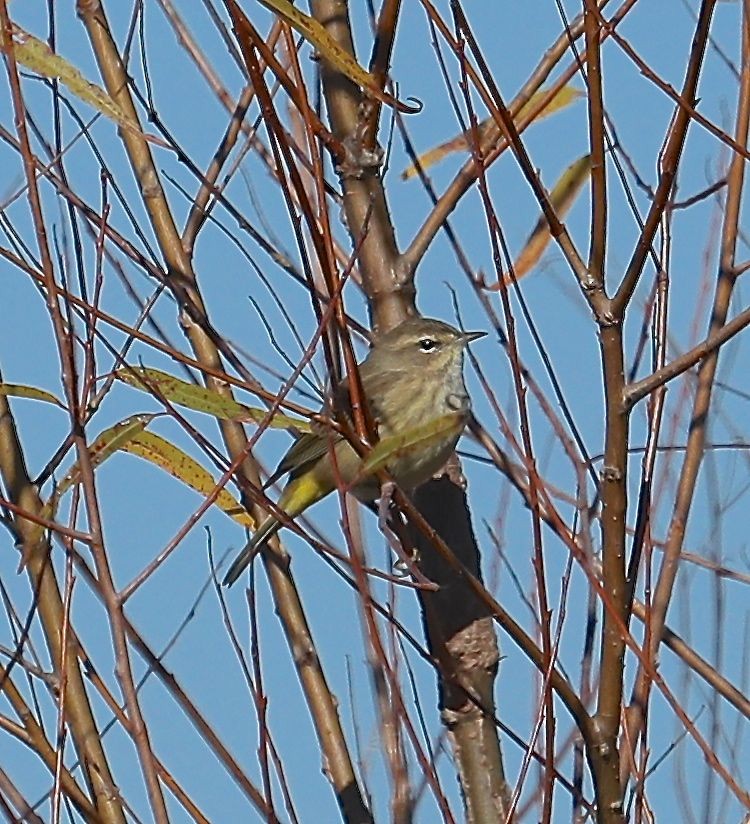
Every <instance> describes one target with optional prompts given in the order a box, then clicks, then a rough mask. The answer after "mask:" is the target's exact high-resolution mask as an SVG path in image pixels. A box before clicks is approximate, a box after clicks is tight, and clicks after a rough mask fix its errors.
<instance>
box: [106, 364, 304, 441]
mask: <svg viewBox="0 0 750 824" xmlns="http://www.w3.org/2000/svg"><path fill="white" fill-rule="evenodd" d="M115 378H117V380H119V381H122V382H123V383H126V384H128V386H134V387H135V388H136V389H142V390H145V391H146V392H149V393H151V394H154V395H157V396H161V397H164V398H166V399H167V400H168V401H169V402H170V403H174V404H177V405H178V406H185V407H187V408H188V409H193V410H195V411H196V412H205V413H206V414H207V415H212V416H213V417H214V418H220V419H221V420H229V421H238V422H247V423H261V422H262V421H264V420H265V419H266V417H267V416H268V412H267V411H266V410H265V409H254V408H253V407H250V406H245V405H244V404H242V403H238V402H237V401H235V400H233V399H232V398H230V397H228V396H226V395H222V394H221V393H220V392H216V391H215V390H214V389H207V388H206V387H205V386H198V385H197V384H194V383H188V382H187V381H183V380H180V378H176V377H175V376H174V375H170V374H169V373H167V372H161V371H160V370H158V369H147V368H145V367H143V366H132V367H126V368H124V369H118V370H117V372H115ZM268 426H270V427H271V428H273V429H294V430H297V431H299V432H309V431H310V423H309V422H308V421H304V420H301V419H300V418H290V417H289V416H288V415H282V414H281V413H279V412H277V413H274V416H273V418H272V419H271V421H270V423H269V424H268Z"/></svg>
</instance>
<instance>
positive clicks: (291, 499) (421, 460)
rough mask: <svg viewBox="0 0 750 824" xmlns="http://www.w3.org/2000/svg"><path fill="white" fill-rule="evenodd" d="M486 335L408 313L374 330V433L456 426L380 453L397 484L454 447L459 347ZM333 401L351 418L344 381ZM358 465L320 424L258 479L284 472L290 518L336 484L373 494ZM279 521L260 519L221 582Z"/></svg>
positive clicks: (461, 400) (371, 477)
mask: <svg viewBox="0 0 750 824" xmlns="http://www.w3.org/2000/svg"><path fill="white" fill-rule="evenodd" d="M485 334H486V333H485V332H464V331H461V330H459V329H456V328H454V327H453V326H451V325H450V324H448V323H444V322H443V321H440V320H435V319H433V318H423V317H412V318H409V319H407V320H405V321H403V322H402V323H400V324H399V325H398V326H395V327H394V328H393V329H391V330H389V331H388V332H386V333H384V334H383V335H380V336H379V337H377V338H376V339H375V342H374V344H373V346H372V348H371V350H370V352H369V354H368V355H367V357H366V358H365V360H364V361H363V362H362V363H361V364H360V365H359V369H358V371H359V377H360V381H361V385H362V389H363V391H364V396H365V401H366V403H367V406H368V410H369V413H370V415H371V418H372V420H373V421H374V422H375V424H376V426H377V432H378V437H379V439H380V440H383V439H384V438H388V437H390V436H394V435H396V436H398V435H400V434H404V433H409V432H410V431H413V430H416V429H418V428H419V427H424V426H428V427H429V424H431V423H432V422H438V421H440V420H441V419H443V418H447V416H455V422H456V425H455V426H450V427H442V428H440V427H437V428H436V434H435V435H434V436H429V437H426V438H423V439H421V440H420V441H419V442H418V443H417V444H416V445H414V446H413V447H411V448H405V449H401V450H399V449H394V450H393V453H392V454H391V455H388V456H387V458H388V459H387V462H386V469H387V470H388V472H389V474H390V475H391V477H392V478H393V480H394V481H395V482H396V483H397V484H398V486H399V487H400V488H402V489H403V490H404V491H406V492H411V491H413V490H414V489H416V488H417V487H419V486H421V485H422V484H423V483H425V482H426V481H428V480H429V479H430V478H431V477H432V476H433V475H434V474H435V473H436V472H437V471H438V470H439V469H440V468H441V467H442V466H443V465H444V464H445V462H446V461H447V460H448V458H449V457H450V455H451V453H452V452H453V450H454V449H455V447H456V443H457V442H458V439H459V437H460V436H461V433H462V431H463V428H464V426H465V424H466V422H467V420H468V418H469V413H470V411H471V405H470V400H469V394H468V391H467V389H466V384H465V382H464V374H463V365H464V353H465V351H466V347H467V346H468V344H469V343H471V342H472V341H475V340H478V339H479V338H481V337H484V336H485ZM332 405H333V407H334V409H335V410H336V411H337V412H338V414H339V415H343V416H344V417H346V418H347V419H348V420H350V421H351V401H350V395H349V385H348V380H344V381H342V382H341V384H340V385H339V387H338V390H337V391H336V392H335V393H334V394H333V399H332ZM334 457H335V460H334V459H333V458H334ZM362 469H363V458H362V456H360V454H359V453H358V452H357V451H356V450H355V449H354V447H353V446H352V445H351V443H350V442H349V441H348V440H347V439H346V437H344V436H343V435H342V434H341V433H339V432H336V431H334V430H333V429H325V428H323V427H320V426H319V427H316V428H315V430H314V431H312V432H306V433H303V434H301V435H299V436H298V437H297V439H296V440H295V441H294V443H293V444H292V446H291V447H290V449H289V450H288V451H287V453H286V454H285V455H284V457H283V458H282V459H281V462H280V463H279V465H278V467H277V468H276V470H275V472H273V474H272V475H271V476H270V477H269V479H268V481H267V482H266V484H265V486H266V487H268V486H270V485H271V484H273V483H275V482H276V481H277V480H279V479H280V478H282V477H283V476H284V475H286V474H288V475H289V478H288V480H287V483H286V485H285V486H284V488H283V490H282V493H281V496H280V497H279V500H278V503H277V505H276V506H277V508H278V509H279V510H281V511H282V512H283V513H284V514H285V515H286V516H287V518H290V519H291V518H295V517H296V516H297V515H299V514H300V513H302V512H303V511H304V510H306V509H307V508H308V507H309V506H311V505H312V504H314V503H316V502H317V501H319V500H320V499H321V498H324V497H325V496H326V495H328V494H329V493H330V492H333V490H334V489H337V488H339V485H340V484H342V483H343V484H344V485H345V486H346V487H347V488H348V489H349V491H350V492H352V494H354V496H355V497H356V498H357V499H358V500H360V501H362V502H364V503H370V502H372V501H374V500H376V499H377V498H378V497H379V496H380V489H381V487H380V482H379V480H378V477H377V475H376V474H375V473H374V472H369V473H368V472H363V471H362ZM282 525H283V524H282V521H281V520H279V518H277V517H276V516H275V515H273V514H269V515H268V516H267V517H266V518H265V519H263V521H261V523H260V525H259V527H258V529H257V530H256V531H255V533H254V534H253V536H252V537H251V539H250V540H249V541H248V543H247V544H246V545H245V547H244V548H243V549H242V550H241V552H240V553H239V554H238V556H237V557H236V558H235V560H234V561H233V562H232V564H231V566H230V567H229V569H228V570H227V573H226V575H225V576H224V581H223V583H224V585H225V586H231V585H232V584H233V583H234V582H235V581H236V580H237V579H238V578H239V577H240V575H241V574H242V572H243V571H244V569H245V568H246V567H247V566H248V565H249V564H250V562H251V561H252V559H253V558H254V557H255V555H256V554H257V553H258V552H259V551H260V550H261V549H262V548H263V547H264V546H265V544H266V542H267V541H268V540H269V539H270V538H271V536H273V535H275V534H276V532H278V530H279V529H280V528H281V527H282Z"/></svg>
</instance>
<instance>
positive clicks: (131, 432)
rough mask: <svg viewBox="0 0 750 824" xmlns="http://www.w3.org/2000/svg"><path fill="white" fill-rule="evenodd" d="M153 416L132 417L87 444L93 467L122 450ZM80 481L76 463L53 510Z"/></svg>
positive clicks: (58, 488) (61, 487)
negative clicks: (63, 496)
mask: <svg viewBox="0 0 750 824" xmlns="http://www.w3.org/2000/svg"><path fill="white" fill-rule="evenodd" d="M154 417H155V416H154V415H145V414H144V415H133V416H132V417H130V418H125V420H122V421H120V422H119V423H116V424H115V425H114V426H111V427H110V428H109V429H105V430H104V431H103V432H102V433H101V434H100V435H99V436H98V437H97V438H96V439H95V440H94V441H93V442H92V443H91V444H89V456H90V458H91V463H92V464H93V465H94V466H99V465H100V464H102V463H104V461H106V460H107V458H109V457H110V456H111V455H114V453H115V452H117V450H118V449H122V448H123V447H124V446H125V445H126V444H127V443H128V442H129V441H131V440H132V439H133V438H135V437H136V436H137V435H138V434H139V433H141V432H143V430H144V429H145V428H146V427H147V426H148V425H149V424H150V423H151V421H152V420H153V419H154ZM80 480H81V467H80V465H79V464H78V462H77V461H76V463H74V464H73V466H72V467H71V468H70V471H69V472H68V474H67V475H66V476H65V477H64V478H63V479H62V481H61V482H60V484H59V485H58V487H57V489H56V490H55V494H54V503H52V506H53V509H57V506H56V502H57V501H58V500H59V499H60V498H61V497H62V495H64V494H65V493H66V492H67V491H68V490H69V489H70V488H71V487H72V486H74V485H75V484H77V483H78V482H79V481H80Z"/></svg>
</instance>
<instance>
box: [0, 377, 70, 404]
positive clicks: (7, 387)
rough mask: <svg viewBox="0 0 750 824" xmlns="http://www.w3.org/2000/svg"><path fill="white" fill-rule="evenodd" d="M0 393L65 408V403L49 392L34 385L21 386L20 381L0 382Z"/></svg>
mask: <svg viewBox="0 0 750 824" xmlns="http://www.w3.org/2000/svg"><path fill="white" fill-rule="evenodd" d="M0 395H6V396H7V397H11V398H27V399H28V400H32V401H44V402H45V403H51V404H53V405H54V406H59V407H60V409H66V408H67V407H66V406H65V404H64V403H63V402H62V401H61V400H60V399H59V398H56V397H55V396H54V395H53V394H52V393H51V392H47V391H46V390H45V389H38V388H37V387H36V386H23V385H22V384H20V383H0Z"/></svg>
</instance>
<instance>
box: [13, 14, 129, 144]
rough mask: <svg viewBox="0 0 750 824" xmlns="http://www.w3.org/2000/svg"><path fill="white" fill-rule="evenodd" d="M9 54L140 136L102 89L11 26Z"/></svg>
mask: <svg viewBox="0 0 750 824" xmlns="http://www.w3.org/2000/svg"><path fill="white" fill-rule="evenodd" d="M3 45H4V43H3V32H2V31H1V30H0V46H3ZM13 52H14V54H15V57H16V60H17V61H18V62H19V63H20V64H21V65H22V66H25V67H26V68H27V69H29V70H31V71H32V72H34V73H35V74H40V75H42V76H43V77H49V78H50V79H53V80H54V79H57V80H59V81H60V82H61V83H63V84H64V85H65V86H67V87H68V89H69V90H70V92H71V93H72V94H74V95H75V96H76V97H77V98H79V99H80V100H83V102H84V103H88V105H89V106H92V107H93V108H94V109H96V110H97V111H98V112H100V113H101V114H103V115H104V116H105V117H108V118H109V119H110V120H114V121H115V122H116V123H118V124H119V125H121V126H125V127H126V128H128V129H133V130H135V131H137V132H139V133H141V134H142V132H141V129H140V127H139V125H138V123H137V122H136V121H135V120H133V119H132V118H131V117H129V116H128V115H127V114H126V113H125V112H124V111H123V110H122V108H120V106H119V105H118V104H117V102H116V101H115V100H113V99H112V98H111V97H110V96H109V95H108V94H107V92H105V91H104V89H102V88H101V87H100V86H97V85H96V84H95V83H90V82H89V81H88V80H86V78H85V77H84V76H83V75H82V74H81V72H80V71H78V69H77V68H76V67H75V66H73V65H72V64H71V63H69V62H68V61H67V60H65V59H64V58H62V57H60V55H59V54H55V52H53V51H52V50H51V49H50V47H49V46H48V45H47V44H46V43H45V42H44V41H42V40H39V39H38V38H36V37H34V35H32V34H29V32H27V31H24V30H23V29H22V28H20V27H19V26H16V25H15V24H13Z"/></svg>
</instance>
